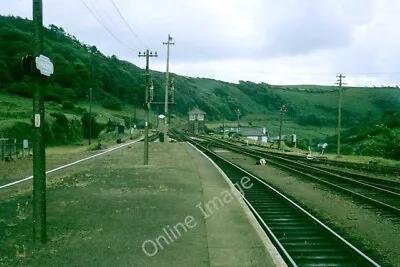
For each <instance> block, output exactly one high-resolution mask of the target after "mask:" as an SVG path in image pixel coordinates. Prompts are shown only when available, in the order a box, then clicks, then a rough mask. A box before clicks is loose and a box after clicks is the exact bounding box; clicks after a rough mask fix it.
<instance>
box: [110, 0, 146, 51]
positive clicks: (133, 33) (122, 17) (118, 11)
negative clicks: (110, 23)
mask: <svg viewBox="0 0 400 267" xmlns="http://www.w3.org/2000/svg"><path fill="white" fill-rule="evenodd" d="M110 2H111V3H112V5H113V6H114V8H115V10H116V11H117V13H118V15H119V16H120V18H121V19H122V20H123V21H124V23H125V25H126V26H127V27H128V29H129V31H130V33H131V34H132V35H133V36H134V38H136V39H137V40H138V41H139V42H140V43H141V44H142V45H143V46H144V47H145V48H146V49H147V48H148V47H147V45H146V44H145V43H144V42H143V41H142V40H141V39H140V38H139V36H138V35H137V34H136V33H135V31H134V30H133V29H132V27H131V26H130V25H129V23H128V22H127V21H126V19H125V17H124V16H123V15H122V13H121V11H120V10H119V8H118V6H117V5H116V4H115V2H114V0H110Z"/></svg>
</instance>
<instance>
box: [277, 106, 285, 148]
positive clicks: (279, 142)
mask: <svg viewBox="0 0 400 267" xmlns="http://www.w3.org/2000/svg"><path fill="white" fill-rule="evenodd" d="M279 111H280V113H281V119H280V123H279V141H278V149H281V142H282V121H283V113H284V112H286V106H285V105H282V107H281V109H280V110H279Z"/></svg>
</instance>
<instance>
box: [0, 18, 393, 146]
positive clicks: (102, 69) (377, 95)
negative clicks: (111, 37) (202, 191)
mask: <svg viewBox="0 0 400 267" xmlns="http://www.w3.org/2000/svg"><path fill="white" fill-rule="evenodd" d="M32 27H33V26H32V22H31V21H29V20H26V19H21V18H18V17H10V16H0V98H3V100H1V99H0V102H1V101H2V108H0V122H1V125H0V132H2V131H3V132H4V129H10V128H12V127H13V126H14V125H13V124H16V123H18V122H19V121H21V120H22V121H24V122H26V123H29V120H30V111H31V108H30V107H29V106H20V107H11V106H12V105H13V103H12V101H7V100H6V97H5V96H6V95H18V96H22V97H25V98H30V97H31V95H32V92H31V88H30V84H29V78H27V77H24V76H23V74H22V71H21V66H20V61H21V58H22V57H23V56H25V55H27V54H29V53H30V51H31V49H30V45H31V36H32V34H31V32H32ZM43 54H44V55H46V56H48V57H50V58H51V60H52V61H53V63H54V68H55V73H54V75H52V76H51V77H50V78H49V79H48V83H47V85H46V88H45V99H46V101H47V102H48V103H53V104H52V105H59V106H62V105H66V102H71V103H74V104H78V105H79V104H80V103H81V104H82V105H83V106H85V105H86V104H85V103H87V96H88V90H89V88H93V100H94V102H95V105H97V106H99V107H102V108H104V109H108V110H110V111H111V113H113V112H114V113H118V112H120V111H121V110H125V109H126V108H128V109H129V108H130V111H129V112H132V107H133V106H135V107H137V108H140V107H142V104H143V99H144V89H145V88H144V86H143V85H144V75H143V74H144V70H143V69H141V68H139V67H137V66H135V65H133V64H131V63H129V62H127V61H123V60H119V59H118V58H117V57H116V56H114V55H112V56H106V55H104V54H102V53H101V52H100V51H99V50H98V49H97V48H96V46H94V45H88V44H84V43H82V42H80V41H79V40H77V38H75V37H74V36H72V35H70V34H68V33H67V32H65V31H64V29H63V28H61V27H57V26H56V25H49V26H48V27H47V28H45V30H44V52H43ZM151 76H152V80H153V83H154V90H155V91H154V97H155V99H156V101H160V100H162V99H163V89H164V82H165V75H164V73H161V72H156V71H151ZM171 77H172V78H173V79H174V85H175V89H176V94H175V101H176V105H175V106H173V107H172V108H171V113H174V114H175V115H177V116H180V117H182V118H185V116H186V113H187V111H188V110H189V109H190V108H192V107H195V106H197V107H199V108H200V109H202V110H204V111H205V112H206V113H207V118H208V120H209V121H211V122H213V121H221V120H223V119H224V120H230V121H235V120H236V112H235V110H237V109H240V111H241V114H242V115H241V118H240V120H241V122H242V123H245V124H247V123H250V124H252V125H255V126H257V125H266V126H267V128H268V129H269V132H270V134H272V135H277V123H278V121H279V109H280V107H281V105H283V104H285V105H286V107H287V112H286V114H285V116H284V118H285V128H284V129H285V130H286V132H288V131H289V130H290V133H298V134H299V138H301V139H305V140H309V143H311V142H312V140H313V139H315V138H317V139H320V140H323V139H325V138H327V135H332V134H334V129H335V127H336V124H337V95H338V94H337V88H336V87H334V86H316V85H287V86H275V85H270V84H266V83H261V84H256V83H253V82H249V81H240V82H239V83H238V84H235V83H228V82H223V81H217V80H212V79H207V78H194V77H184V76H179V75H177V74H171ZM238 79H240V77H238ZM266 79H268V77H266ZM398 92H399V91H398V88H397V87H396V88H394V87H382V88H355V87H346V88H344V90H343V105H342V106H343V110H342V114H343V118H342V121H343V126H344V127H345V128H351V129H353V131H354V129H355V128H357V127H361V128H359V129H363V127H364V128H365V127H368V126H367V125H370V123H374V122H375V121H378V122H379V121H380V122H384V120H382V118H384V117H385V116H389V115H390V116H392V117H393V116H394V117H395V118H397V116H398V114H397V113H395V111H396V110H398V108H399V104H400V103H399V100H398V99H399V97H398ZM3 96H4V97H3ZM14 104H15V103H14ZM159 108H160V110H159ZM5 110H6V111H5ZM80 111H81V113H82V110H80ZM153 111H154V112H155V113H156V114H157V113H158V112H162V109H161V107H154V110H153ZM59 112H64V111H62V109H60V111H59ZM73 114H75V115H76V116H78V115H80V114H79V112H78V113H74V112H72V111H71V112H70V115H69V116H72V117H73ZM128 115H129V114H126V115H125V116H128ZM67 117H68V116H67ZM49 120H54V117H53V119H51V118H50V119H49ZM394 120H396V119H394ZM386 126H388V129H389V131H392V129H394V132H395V129H396V127H397V125H395V126H394V127H392V128H391V126H393V125H386ZM7 131H9V130H7ZM357 131H358V130H357ZM359 131H361V130H359ZM333 138H334V137H333ZM361 139H362V138H361V137H360V138H358V139H357V140H358V142H363V140H361ZM326 140H328V141H329V142H330V143H332V145H331V146H330V149H334V146H335V142H333V141H332V140H333V139H332V138H331V139H329V138H328V139H326ZM316 141H318V140H314V143H315V142H316ZM344 142H346V134H344ZM357 151H358V150H354V151H353V152H354V153H358V152H357Z"/></svg>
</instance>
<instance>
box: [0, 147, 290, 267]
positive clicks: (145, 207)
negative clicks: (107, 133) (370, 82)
mask: <svg viewBox="0 0 400 267" xmlns="http://www.w3.org/2000/svg"><path fill="white" fill-rule="evenodd" d="M59 176H60V177H58V178H54V179H53V180H52V182H51V183H50V184H49V188H48V227H49V231H48V236H49V241H48V243H47V245H46V246H45V247H44V248H43V249H40V250H39V251H37V250H32V251H31V252H29V244H27V246H26V247H28V249H27V250H28V251H27V253H26V255H25V254H24V256H23V257H21V254H22V252H21V246H20V244H21V242H22V243H23V242H24V239H23V238H22V239H21V238H19V239H18V242H19V243H18V244H12V242H11V243H10V245H11V246H12V247H16V246H17V245H18V247H17V252H18V254H17V255H19V257H18V259H12V258H7V257H6V258H5V259H3V260H4V261H3V262H1V261H0V265H1V263H15V261H17V263H19V264H18V265H21V266H141V267H142V266H285V264H284V263H283V261H282V259H281V258H280V256H279V254H278V253H277V252H276V250H275V248H274V247H273V246H272V244H271V243H270V241H269V240H268V238H267V237H266V235H265V233H264V232H263V231H262V229H261V228H260V227H259V226H258V224H257V222H256V220H255V218H254V217H253V215H252V214H251V213H250V211H249V209H248V208H247V207H246V206H245V204H244V203H242V202H241V201H240V198H239V197H238V196H237V195H236V191H235V190H234V189H233V186H232V184H229V182H228V180H227V178H226V177H224V176H223V175H222V174H221V173H220V172H219V171H218V170H217V169H216V168H215V167H214V166H213V164H212V163H211V162H210V161H209V160H208V159H207V158H206V157H204V156H203V155H202V154H201V153H200V152H199V151H197V150H196V149H195V148H193V147H192V146H190V145H189V144H187V143H150V147H149V165H147V166H143V143H135V144H132V145H130V146H128V147H126V148H123V149H120V150H116V151H114V152H111V153H109V154H107V155H104V156H102V157H99V158H97V159H93V160H89V161H87V162H86V163H84V164H78V165H75V166H74V167H71V170H70V171H68V172H67V171H64V172H63V173H62V174H60V175H59ZM240 186H250V185H249V184H248V183H247V182H246V180H244V181H243V183H242V184H241V185H240ZM20 197H23V196H19V197H15V198H14V200H13V201H19V200H18V198H20ZM18 203H19V202H18ZM6 204H7V205H11V204H10V201H8V202H7V203H6ZM28 219H29V218H28ZM3 220H4V221H6V220H7V218H5V219H3ZM19 223H20V224H23V223H26V224H27V226H30V224H29V220H25V221H24V222H21V221H20V222H19ZM19 226H21V227H22V225H19ZM28 237H29V236H28ZM24 238H27V237H26V233H25V235H24ZM24 250H25V247H24ZM24 253H25V251H24Z"/></svg>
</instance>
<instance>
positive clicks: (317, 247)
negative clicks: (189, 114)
mask: <svg viewBox="0 0 400 267" xmlns="http://www.w3.org/2000/svg"><path fill="white" fill-rule="evenodd" d="M172 135H173V137H174V138H175V139H177V140H180V141H189V142H190V143H191V144H193V145H194V146H196V147H197V148H198V149H199V150H201V151H202V152H203V153H205V154H206V155H207V156H208V157H210V158H211V159H212V160H213V161H214V162H215V163H216V164H217V165H218V166H219V167H220V168H221V169H222V170H223V171H224V172H225V173H226V174H227V176H228V177H229V179H230V180H231V181H232V183H233V184H239V182H240V180H241V179H242V178H243V177H244V176H246V177H249V178H250V179H251V181H252V186H251V187H249V188H248V189H242V188H241V190H243V191H242V192H243V195H242V197H243V199H244V201H245V202H246V204H247V205H248V206H249V208H250V209H251V211H252V212H253V214H254V215H255V217H256V218H257V220H258V221H259V223H260V225H261V226H262V227H263V229H264V230H265V232H266V233H267V235H268V236H269V237H270V239H271V240H272V242H273V243H274V244H275V246H276V248H277V249H278V250H279V252H280V254H281V255H282V257H283V258H284V259H285V261H286V263H287V264H288V265H289V266H379V264H377V263H376V262H375V261H373V260H372V259H371V258H369V257H368V256H367V255H365V254H364V253H363V252H361V251H360V250H359V249H357V248H356V247H355V246H353V245H352V244H350V243H349V242H348V241H346V240H345V239H344V238H343V237H341V236H340V235H339V234H337V233H336V232H335V231H333V230H332V229H330V228H329V227H328V226H326V225H325V224H323V223H322V222H321V221H319V220H318V219H317V218H315V217H314V216H312V215H311V214H310V213H309V212H307V211H306V210H304V209H303V208H302V207H300V206H299V205H298V204H296V203H295V202H293V201H292V200H290V199H289V198H287V197H286V196H284V195H283V194H282V193H281V192H279V191H278V190H276V189H275V188H273V187H271V186H270V185H268V184H267V183H265V182H264V181H263V180H262V179H260V178H258V177H257V176H255V175H253V174H251V173H249V172H247V171H246V170H244V169H242V168H241V167H240V166H237V165H236V164H234V163H232V162H229V161H228V160H226V159H224V158H222V157H221V156H219V155H217V154H216V153H214V152H212V151H211V150H210V149H208V148H206V146H204V145H202V144H200V142H198V141H194V140H190V139H188V138H187V137H186V136H184V135H183V134H180V133H176V132H172Z"/></svg>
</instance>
